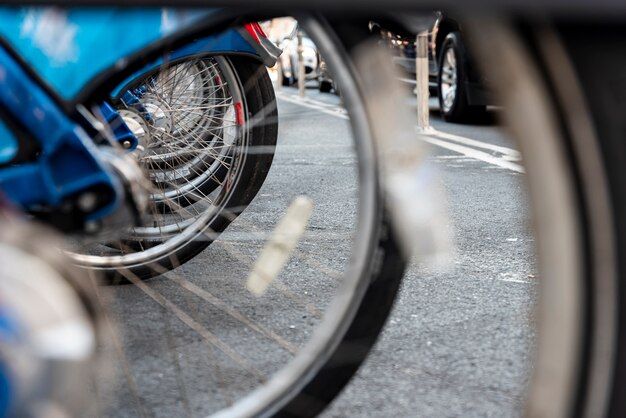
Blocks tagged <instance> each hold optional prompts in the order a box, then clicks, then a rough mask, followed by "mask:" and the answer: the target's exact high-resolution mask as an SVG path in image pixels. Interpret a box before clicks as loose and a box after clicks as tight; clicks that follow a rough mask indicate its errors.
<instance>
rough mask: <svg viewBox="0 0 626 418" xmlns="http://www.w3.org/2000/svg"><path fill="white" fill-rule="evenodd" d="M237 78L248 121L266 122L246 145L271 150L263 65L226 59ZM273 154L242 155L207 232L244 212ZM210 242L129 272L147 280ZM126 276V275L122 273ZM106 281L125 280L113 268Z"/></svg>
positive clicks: (271, 117)
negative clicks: (221, 211)
mask: <svg viewBox="0 0 626 418" xmlns="http://www.w3.org/2000/svg"><path fill="white" fill-rule="evenodd" d="M229 60H230V62H231V63H232V65H233V67H234V70H235V72H236V74H237V77H238V78H239V80H240V81H241V84H242V88H243V91H244V95H245V100H246V107H247V110H248V115H247V116H246V117H247V118H250V117H255V118H263V120H264V121H267V122H265V123H254V124H251V125H252V126H253V127H252V128H251V130H250V131H249V144H250V146H252V147H270V148H271V147H274V146H276V140H277V137H278V111H277V108H276V96H275V93H274V87H273V85H272V81H271V79H270V77H269V74H268V72H267V69H266V68H265V66H264V65H263V64H262V63H260V62H258V61H256V60H252V59H249V58H244V57H238V56H233V57H229ZM273 158H274V154H273V152H272V153H270V152H263V153H256V152H254V153H251V154H248V155H245V162H244V164H243V167H242V168H241V172H240V173H239V176H238V178H239V179H245V181H238V182H237V183H236V185H235V187H234V188H233V189H232V190H231V191H230V192H229V194H228V197H227V200H226V201H225V202H223V204H224V208H225V209H226V212H228V215H222V214H218V215H217V216H216V217H214V218H213V219H212V220H211V222H210V223H209V224H208V225H207V229H209V230H211V231H212V232H213V233H215V234H219V233H221V232H223V231H224V230H225V229H226V227H228V225H229V224H230V223H231V222H232V221H233V220H234V219H235V218H236V217H237V216H239V214H241V213H242V212H243V210H244V209H245V208H246V207H247V206H248V205H249V204H250V203H251V202H252V200H253V199H254V197H255V196H256V194H257V193H258V191H259V189H260V188H261V186H262V185H263V183H264V181H265V178H266V177H267V173H268V172H269V170H270V167H271V165H272V160H273ZM212 242H213V240H211V239H209V238H208V237H206V236H204V237H203V238H202V239H200V240H192V241H189V242H187V243H185V244H184V245H183V246H181V247H179V248H178V249H177V250H176V256H175V257H164V258H161V259H159V260H155V261H154V262H152V263H150V264H145V265H140V266H134V267H130V268H128V271H130V273H132V274H133V275H135V276H137V277H139V278H140V279H149V278H152V277H155V276H158V275H159V274H161V273H162V272H163V271H164V270H171V269H173V268H175V267H177V266H179V265H181V264H184V263H185V262H187V261H189V260H191V259H192V258H193V257H195V256H196V255H197V254H198V253H200V252H201V251H203V250H204V249H205V248H207V247H208V246H209V245H210V244H211V243H212ZM125 274H128V273H125ZM105 276H106V280H107V281H108V282H111V283H126V282H127V280H126V279H125V278H124V277H123V275H122V274H120V273H119V272H118V271H117V270H116V269H115V268H111V269H108V270H105Z"/></svg>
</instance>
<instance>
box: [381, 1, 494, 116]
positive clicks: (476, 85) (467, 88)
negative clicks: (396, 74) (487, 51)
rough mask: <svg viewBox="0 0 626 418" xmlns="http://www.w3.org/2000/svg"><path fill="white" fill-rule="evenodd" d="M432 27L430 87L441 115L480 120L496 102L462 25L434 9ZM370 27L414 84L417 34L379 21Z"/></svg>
mask: <svg viewBox="0 0 626 418" xmlns="http://www.w3.org/2000/svg"><path fill="white" fill-rule="evenodd" d="M429 26H430V29H429V32H428V71H429V87H430V92H431V94H434V95H436V96H437V97H438V102H439V108H440V111H441V114H442V116H443V117H444V119H445V120H446V121H448V122H474V121H478V120H481V119H482V118H483V117H484V115H485V112H486V107H487V105H490V104H493V103H492V99H491V98H490V97H489V93H488V91H489V89H488V87H487V84H488V83H487V81H486V80H485V77H484V76H483V75H482V74H481V72H480V71H479V69H478V67H479V66H478V65H477V63H476V62H475V59H474V57H473V55H472V54H471V52H470V50H468V48H467V46H466V38H465V35H464V34H463V30H462V27H461V25H460V24H459V22H458V21H457V20H455V19H454V18H451V17H450V16H448V15H447V14H446V13H444V12H435V13H434V14H433V15H432V23H430V24H429ZM370 30H371V31H372V32H374V33H378V34H379V35H380V37H381V41H382V42H383V43H385V44H386V45H387V46H388V47H389V49H390V50H391V52H392V54H393V63H394V66H395V67H396V68H397V69H398V70H399V71H400V73H401V76H400V79H401V81H404V82H406V83H409V84H411V85H414V84H415V38H416V34H414V33H410V32H407V31H405V30H403V29H402V28H399V27H397V26H394V27H388V26H386V25H385V24H381V23H378V22H370Z"/></svg>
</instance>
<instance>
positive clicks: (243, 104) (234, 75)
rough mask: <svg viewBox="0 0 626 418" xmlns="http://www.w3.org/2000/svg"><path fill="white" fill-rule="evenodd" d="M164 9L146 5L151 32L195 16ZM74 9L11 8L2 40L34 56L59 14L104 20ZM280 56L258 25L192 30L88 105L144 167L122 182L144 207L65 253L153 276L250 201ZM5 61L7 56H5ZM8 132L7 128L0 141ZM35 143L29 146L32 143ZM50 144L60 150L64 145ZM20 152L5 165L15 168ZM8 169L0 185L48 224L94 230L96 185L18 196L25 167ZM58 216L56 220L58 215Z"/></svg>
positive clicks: (66, 89) (271, 127) (62, 82)
mask: <svg viewBox="0 0 626 418" xmlns="http://www.w3.org/2000/svg"><path fill="white" fill-rule="evenodd" d="M168 13H169V14H165V15H163V14H162V13H161V12H159V13H158V14H156V13H155V14H154V16H151V19H150V18H148V19H147V20H144V23H143V25H141V26H142V28H144V29H146V30H148V31H152V32H158V31H159V30H162V26H163V22H164V21H168V22H170V24H171V25H174V26H175V25H176V19H178V20H179V22H186V21H189V20H193V16H189V15H186V14H185V15H181V14H180V13H179V14H176V13H173V12H168ZM74 15H75V16H74ZM74 15H72V14H71V13H70V14H69V15H67V16H60V15H59V12H50V11H49V10H37V9H30V10H27V11H26V10H25V11H22V12H20V13H18V14H17V15H16V14H15V13H9V15H6V16H4V17H3V19H2V20H3V21H4V22H7V25H5V27H6V28H7V29H6V32H5V33H6V34H7V35H6V36H7V39H8V40H9V42H10V43H11V45H9V44H6V45H4V50H5V51H4V52H5V54H6V53H8V52H9V51H11V50H12V49H13V48H18V49H19V48H20V47H22V48H25V49H26V55H25V56H24V55H23V56H24V58H25V59H26V60H29V59H31V60H34V61H33V62H39V60H41V59H43V57H42V52H45V47H46V44H45V42H46V41H45V40H40V39H38V36H39V35H38V33H39V32H38V31H39V30H40V28H41V27H46V26H50V25H55V24H58V22H59V19H61V21H65V20H67V19H69V20H71V19H77V20H78V21H84V20H87V21H90V20H91V21H94V20H96V21H98V22H100V21H102V17H101V16H97V15H94V14H93V13H89V12H80V13H74ZM124 16H125V17H126V16H128V15H126V14H125V15H124ZM129 18H130V17H129ZM64 19H65V20H64ZM109 19H115V20H116V21H117V20H118V16H115V14H113V15H111V16H110V17H109ZM55 22H57V23H55ZM119 24H123V22H119ZM129 24H131V25H135V24H136V23H135V22H133V23H129ZM12 25H14V26H17V25H19V26H20V28H22V29H20V31H18V28H17V27H14V28H13V29H14V30H13V31H12V30H11V29H12V28H11V26H12ZM24 27H27V30H23V28H24ZM98 27H99V26H97V25H96V26H90V28H91V31H92V32H96V33H89V34H87V35H85V39H87V40H91V39H93V37H94V36H98V35H99V36H101V37H102V38H106V37H108V36H110V34H109V33H107V32H106V31H105V32H102V33H100V34H98V33H97V28H98ZM126 37H127V34H125V35H124V39H126ZM120 41H122V39H120ZM42 42H43V44H42ZM33 46H37V47H39V48H34V47H33ZM55 51H56V50H55ZM20 52H21V53H22V54H24V52H23V51H20ZM29 53H30V55H29ZM62 53H70V52H68V51H63V52H61V53H59V52H58V51H57V52H54V54H53V55H52V56H49V57H45V59H47V60H48V62H49V63H50V62H52V63H53V62H54V60H61V59H62V57H60V56H59V55H60V54H62ZM277 53H279V50H278V49H277V48H276V47H274V46H273V45H272V44H271V42H269V41H268V40H267V38H266V37H265V35H264V33H263V31H262V29H261V28H260V26H259V25H258V24H256V23H255V24H246V25H244V26H243V27H240V28H239V29H230V30H228V31H226V32H224V33H222V34H220V35H219V36H211V37H201V38H197V39H194V40H193V41H192V42H190V43H189V44H187V45H184V46H183V47H181V48H178V49H173V50H172V52H168V53H167V55H166V56H163V57H161V58H158V59H156V60H154V61H153V62H152V63H150V64H148V65H146V66H145V67H144V68H141V69H140V70H139V71H136V72H134V73H133V74H132V75H131V76H129V77H127V78H126V79H125V80H124V81H122V83H121V84H120V85H119V86H118V87H116V88H115V89H114V90H113V92H112V93H110V94H109V96H110V97H109V98H108V99H107V100H106V101H105V102H102V103H100V104H99V105H98V107H96V108H94V109H93V111H94V113H95V116H96V117H97V118H100V120H102V121H106V125H107V126H108V129H109V130H110V131H111V134H112V135H111V136H112V137H113V141H114V142H116V143H118V144H120V145H121V146H122V147H123V148H124V149H127V150H129V152H130V155H131V156H133V157H134V158H135V159H136V160H137V162H138V163H139V166H140V167H141V168H142V169H143V170H144V171H145V172H147V173H148V178H149V180H150V181H149V182H143V183H142V182H137V181H132V180H131V183H134V184H141V185H142V187H143V188H144V189H145V193H146V194H147V195H148V197H149V200H150V210H149V213H147V214H144V215H142V216H138V214H135V217H136V221H137V222H136V225H135V226H134V227H133V228H131V229H130V230H128V231H126V232H125V233H123V234H122V236H121V237H118V238H117V239H116V240H114V241H112V242H106V243H103V244H96V243H93V242H91V243H89V244H87V245H85V244H84V243H83V242H81V244H80V246H78V247H76V246H75V248H74V251H72V252H71V256H72V258H73V259H74V260H75V261H76V263H77V264H79V265H81V266H84V267H88V268H91V269H97V270H102V271H104V272H106V273H108V274H109V276H115V273H116V272H117V271H118V270H119V269H128V270H130V271H131V272H132V273H133V274H136V275H137V276H139V277H142V278H146V277H151V276H153V275H156V274H159V272H163V271H164V270H168V269H171V268H173V267H176V266H178V265H180V264H182V263H184V262H186V261H188V260H189V259H191V258H193V257H194V256H195V255H196V254H198V253H199V252H200V251H202V250H203V249H204V248H206V246H207V245H209V244H210V243H211V242H212V240H213V239H214V238H215V237H216V236H218V235H219V233H220V232H222V231H223V230H224V229H225V228H226V227H227V226H228V224H229V223H230V222H232V220H233V219H235V218H236V217H237V216H238V214H239V213H241V211H243V210H244V209H245V208H246V207H247V206H248V204H249V203H250V202H251V201H252V199H253V198H254V196H255V195H256V193H257V192H258V190H259V189H260V187H261V185H262V184H263V181H264V179H265V177H266V175H267V172H268V170H269V168H270V166H271V162H272V156H273V148H274V146H275V145H276V137H277V113H276V104H275V97H274V92H273V87H272V84H271V81H270V79H269V75H268V74H267V71H266V70H265V68H264V66H265V65H272V63H273V62H275V59H276V55H277ZM13 55H14V56H15V54H13ZM87 55H88V56H90V53H88V54H87ZM66 58H67V57H66ZM5 59H10V56H9V55H5ZM67 59H69V58H67ZM35 65H36V64H35ZM22 70H23V69H22ZM52 71H54V70H52ZM23 75H26V74H23ZM51 76H52V77H54V76H58V78H56V80H57V81H58V83H59V84H58V86H55V87H58V88H59V89H60V91H61V92H62V94H64V95H66V96H68V95H69V94H71V92H72V91H74V90H73V89H76V87H75V85H74V81H73V80H70V79H67V78H66V76H65V75H61V74H51ZM53 79H55V78H53ZM29 87H32V86H29ZM7 91H8V90H7ZM52 97H54V96H52ZM7 100H8V99H7ZM79 100H81V99H79ZM5 106H6V107H7V108H9V107H10V108H11V112H12V113H13V115H16V116H20V115H21V117H24V115H27V114H29V113H31V112H29V110H28V109H24V108H23V107H24V106H23V105H22V108H20V107H16V106H15V104H12V105H11V103H9V102H8V101H5ZM92 107H93V105H92ZM82 112H83V113H84V112H88V111H85V110H83V111H82ZM251 115H254V119H251ZM83 116H84V115H83ZM84 119H88V117H85V118H84ZM79 122H80V121H79ZM22 123H23V124H25V125H29V124H31V123H32V122H29V121H26V120H24V121H22ZM84 123H85V122H84V121H83V124H84ZM89 128H91V127H88V128H86V131H87V130H88V129H89ZM68 129H70V128H69V127H68ZM101 136H102V135H101ZM9 138H10V136H9V135H5V141H6V140H9ZM40 140H42V141H43V139H40ZM98 141H99V140H96V143H97V142H98ZM35 145H36V144H35ZM59 147H62V146H61V145H59ZM32 148H33V152H35V153H36V152H37V151H36V150H37V149H38V147H37V146H33V147H32ZM21 149H23V147H21ZM23 152H24V151H19V152H18V154H20V155H19V158H22V159H23V158H25V159H28V156H26V155H21V154H23ZM56 152H57V153H58V154H59V155H67V153H66V152H64V151H63V150H61V149H59V150H57V151H56ZM18 154H16V155H15V156H13V158H9V159H8V160H7V161H6V163H7V164H9V165H11V164H14V163H15V162H16V161H18V160H16V158H18ZM60 158H68V157H60ZM68 163H69V162H68ZM68 165H69V164H68ZM33 167H34V168H35V167H37V164H36V165H34V166H33ZM39 167H42V163H41V162H39ZM64 169H65V170H67V167H66V163H65V162H59V163H58V164H56V162H55V166H54V167H50V168H49V170H50V171H55V170H64ZM22 170H23V169H22ZM39 174H41V172H40V173H39ZM100 174H102V173H100ZM34 175H36V174H34ZM5 176H10V175H9V174H5ZM14 176H15V177H11V178H8V179H7V178H6V177H5V178H4V180H0V181H2V184H3V187H4V188H5V190H6V193H7V195H8V196H9V198H10V199H12V200H15V201H17V202H19V203H20V204H21V205H22V206H23V207H24V208H26V209H28V210H29V211H30V212H33V213H37V214H39V215H40V216H41V215H45V216H53V217H55V218H56V220H55V222H54V223H55V225H63V227H65V228H66V229H67V228H76V227H77V226H78V227H80V226H81V224H84V223H85V222H87V224H86V225H85V226H86V227H87V228H88V229H89V230H91V231H93V232H96V231H100V230H101V229H102V225H99V223H98V219H92V216H96V218H97V217H98V216H100V215H98V214H97V213H98V211H102V210H103V208H102V206H103V204H105V202H102V201H101V200H102V199H103V198H102V197H101V195H102V194H103V192H102V191H100V190H97V189H98V188H99V187H106V185H105V186H103V185H98V186H96V185H95V184H90V185H87V184H86V185H76V186H72V185H66V184H60V185H56V186H57V188H59V189H60V188H64V189H67V191H63V192H62V193H59V194H58V195H57V196H45V195H43V194H42V195H39V196H24V190H25V189H24V188H23V187H22V184H24V182H25V181H26V177H25V176H24V175H23V173H16V174H15V175H14ZM51 176H52V177H54V174H53V173H51ZM72 176H76V177H77V178H82V177H83V175H82V173H80V172H79V173H75V172H73V173H72ZM29 182H30V181H29ZM30 184H31V185H32V184H34V183H32V182H30ZM111 185H112V183H111V184H110V185H109V186H111ZM75 188H76V190H75ZM80 189H82V190H80ZM89 189H94V190H92V191H89ZM29 192H32V187H30V188H29ZM109 193H111V195H114V194H116V193H117V192H115V193H114V192H113V191H112V190H110V191H109ZM111 197H113V196H111ZM52 198H53V200H51V199H52ZM58 201H63V203H62V205H61V206H63V208H64V209H63V211H62V213H59V211H56V210H54V209H52V211H50V210H49V208H50V207H51V206H53V204H56V202H58ZM59 217H63V218H64V221H59V219H58V218H59ZM198 237H202V239H198Z"/></svg>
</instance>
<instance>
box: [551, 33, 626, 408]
mask: <svg viewBox="0 0 626 418" xmlns="http://www.w3.org/2000/svg"><path fill="white" fill-rule="evenodd" d="M559 31H560V33H559V35H560V36H561V39H562V40H563V44H564V46H565V48H566V50H567V53H568V54H569V56H570V59H571V63H572V64H573V67H574V68H575V71H576V75H577V77H578V80H579V82H580V86H581V88H582V91H583V93H584V95H585V99H586V101H587V105H588V107H589V113H590V116H591V119H592V122H593V128H594V129H595V131H596V136H597V139H598V148H599V149H600V153H601V158H602V161H601V162H602V169H603V171H604V173H605V176H606V179H607V183H608V185H607V186H608V192H609V201H608V202H606V204H605V205H606V206H607V207H608V208H609V209H610V212H611V218H612V221H613V225H612V227H613V228H612V229H613V234H614V242H613V245H614V248H604V249H603V251H605V252H608V251H612V252H614V254H615V256H614V257H615V265H614V266H612V268H613V269H615V277H616V283H615V284H614V294H613V295H610V296H611V297H612V298H614V302H613V304H614V305H615V309H614V312H613V315H614V324H613V326H612V327H611V332H613V333H614V335H613V340H614V344H613V346H612V349H613V353H614V354H613V358H612V363H611V366H612V367H611V372H612V373H611V374H612V375H611V380H610V382H609V387H608V388H607V389H608V393H607V394H606V396H607V398H606V402H607V404H606V415H605V416H606V417H610V418H618V417H624V416H626V397H625V396H624V388H625V387H626V217H624V213H626V142H625V141H624V138H626V125H625V124H624V107H623V104H624V97H626V84H624V82H623V76H622V74H623V72H624V70H625V69H626V57H625V56H624V54H619V53H618V54H616V53H615V51H621V50H623V48H624V45H625V43H626V30H624V27H623V25H622V24H621V23H620V24H619V25H618V24H617V21H616V22H611V23H606V22H603V23H601V24H600V23H598V24H588V25H580V24H579V25H575V24H571V23H568V24H565V25H562V26H561V27H560V28H559ZM599 46H601V47H599ZM581 186H582V183H581ZM582 187H584V186H582ZM583 193H584V190H583ZM589 235H590V236H591V235H592V234H591V233H589ZM590 241H591V240H590ZM590 247H591V245H590ZM598 279H602V278H597V277H593V276H591V277H589V282H588V283H587V286H588V292H589V294H590V295H594V294H595V293H600V292H601V290H600V289H601V286H603V283H602V282H601V281H600V280H598ZM594 302H595V301H594V300H593V299H592V298H591V296H590V297H589V300H587V303H589V307H588V309H587V318H586V319H587V323H586V331H587V334H586V335H585V338H586V341H585V342H584V344H585V348H584V350H585V351H584V353H585V355H587V356H589V357H586V358H584V359H581V368H582V370H583V371H582V373H581V375H582V379H581V380H582V381H581V383H580V388H579V391H580V392H579V393H580V394H581V395H579V398H580V400H579V401H578V402H579V405H576V407H577V408H576V410H583V409H584V408H582V407H581V405H584V402H585V399H584V398H585V396H584V395H586V392H587V391H588V390H590V385H591V384H592V383H591V381H588V382H586V381H585V380H584V379H585V378H586V377H588V376H591V375H592V373H593V371H592V370H593V369H592V368H593V361H591V360H592V359H593V356H594V351H593V350H594V346H595V344H596V343H597V341H596V340H595V339H594V335H595V332H594V329H593V327H594V323H595V326H602V324H598V323H597V319H595V318H594ZM599 303H601V302H599ZM596 350H599V351H601V349H598V348H596ZM597 355H598V354H597V353H595V356H597Z"/></svg>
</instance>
